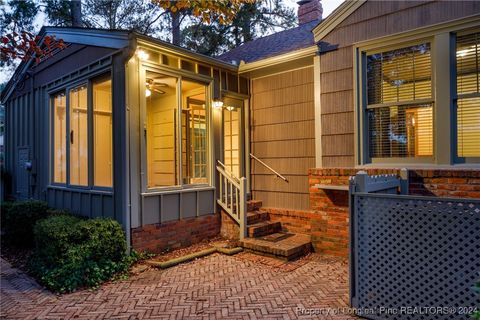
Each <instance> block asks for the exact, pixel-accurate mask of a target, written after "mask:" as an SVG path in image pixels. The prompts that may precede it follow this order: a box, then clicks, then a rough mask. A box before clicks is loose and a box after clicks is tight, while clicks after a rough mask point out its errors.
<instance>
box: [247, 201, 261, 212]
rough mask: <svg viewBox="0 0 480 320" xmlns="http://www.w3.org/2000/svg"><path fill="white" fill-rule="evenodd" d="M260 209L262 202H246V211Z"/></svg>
mask: <svg viewBox="0 0 480 320" xmlns="http://www.w3.org/2000/svg"><path fill="white" fill-rule="evenodd" d="M261 207H262V200H248V201H247V211H257V210H258V209H260V208H261Z"/></svg>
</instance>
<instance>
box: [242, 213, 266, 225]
mask: <svg viewBox="0 0 480 320" xmlns="http://www.w3.org/2000/svg"><path fill="white" fill-rule="evenodd" d="M266 220H268V212H267V211H263V210H256V211H250V212H247V225H251V224H255V223H259V222H262V221H266Z"/></svg>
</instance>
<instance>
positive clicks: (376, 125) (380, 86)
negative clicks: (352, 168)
mask: <svg viewBox="0 0 480 320" xmlns="http://www.w3.org/2000/svg"><path fill="white" fill-rule="evenodd" d="M366 67H367V88H366V89H367V90H366V93H367V121H368V144H369V148H368V153H369V157H370V158H405V157H431V156H432V155H433V99H432V82H431V79H432V71H431V70H432V67H431V55H430V44H429V43H422V44H418V45H414V46H409V47H405V48H401V49H396V50H391V51H384V52H379V53H374V54H368V55H367V65H366Z"/></svg>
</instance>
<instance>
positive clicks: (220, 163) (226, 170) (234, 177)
mask: <svg viewBox="0 0 480 320" xmlns="http://www.w3.org/2000/svg"><path fill="white" fill-rule="evenodd" d="M217 163H218V164H219V165H221V166H222V167H223V170H224V171H225V172H226V173H228V174H229V175H230V176H231V177H232V178H233V179H236V180H237V181H240V179H239V178H238V177H237V176H236V175H235V174H233V172H232V171H230V170H228V168H227V166H226V165H225V164H223V162H222V161H220V160H217Z"/></svg>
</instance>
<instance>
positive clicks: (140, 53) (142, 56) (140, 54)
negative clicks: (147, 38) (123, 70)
mask: <svg viewBox="0 0 480 320" xmlns="http://www.w3.org/2000/svg"><path fill="white" fill-rule="evenodd" d="M137 57H138V58H139V59H140V60H148V58H149V57H150V55H149V54H148V53H147V52H145V51H144V50H141V49H140V50H138V51H137Z"/></svg>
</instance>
